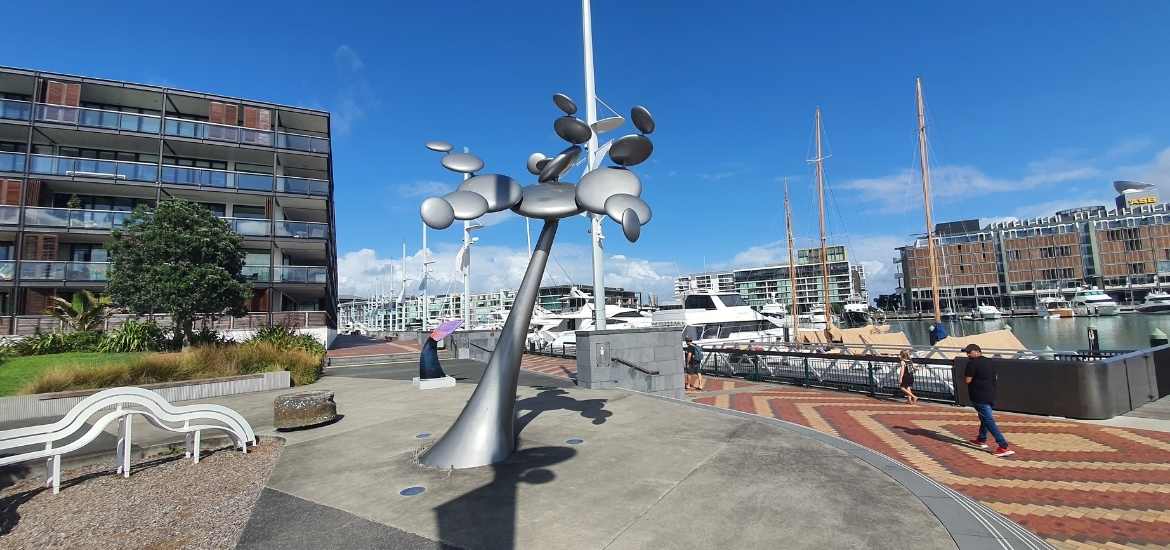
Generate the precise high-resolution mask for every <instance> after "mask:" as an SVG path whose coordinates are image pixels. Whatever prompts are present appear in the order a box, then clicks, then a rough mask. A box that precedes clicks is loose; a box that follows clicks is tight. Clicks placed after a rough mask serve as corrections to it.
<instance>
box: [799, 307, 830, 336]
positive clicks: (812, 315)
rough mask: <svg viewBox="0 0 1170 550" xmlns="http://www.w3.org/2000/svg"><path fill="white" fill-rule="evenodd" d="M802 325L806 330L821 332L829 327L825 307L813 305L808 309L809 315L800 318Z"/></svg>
mask: <svg viewBox="0 0 1170 550" xmlns="http://www.w3.org/2000/svg"><path fill="white" fill-rule="evenodd" d="M800 325H801V326H802V327H804V328H812V329H817V330H821V329H824V328H825V327H827V326H828V323H826V322H825V306H823V305H821V304H813V305H812V306H811V307H809V308H808V313H805V314H804V315H801V316H800Z"/></svg>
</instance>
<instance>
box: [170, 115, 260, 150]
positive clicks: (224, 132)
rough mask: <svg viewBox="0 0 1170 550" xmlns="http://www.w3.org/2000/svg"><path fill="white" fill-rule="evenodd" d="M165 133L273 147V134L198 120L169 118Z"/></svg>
mask: <svg viewBox="0 0 1170 550" xmlns="http://www.w3.org/2000/svg"><path fill="white" fill-rule="evenodd" d="M163 133H164V134H166V135H168V136H175V137H185V138H192V139H203V140H209V141H223V142H226V143H243V144H246V145H261V146H265V147H271V146H272V132H270V131H268V130H257V129H255V128H244V127H243V126H228V125H226V124H215V123H211V122H200V121H196V120H183V119H176V118H168V119H167V120H166V124H165V125H164V130H163Z"/></svg>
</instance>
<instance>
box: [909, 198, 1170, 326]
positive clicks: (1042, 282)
mask: <svg viewBox="0 0 1170 550" xmlns="http://www.w3.org/2000/svg"><path fill="white" fill-rule="evenodd" d="M1114 187H1115V188H1116V189H1117V191H1118V197H1117V204H1120V205H1127V206H1125V207H1123V208H1116V209H1113V210H1109V209H1107V208H1106V207H1105V206H1085V207H1081V208H1074V209H1069V210H1062V211H1060V212H1056V213H1055V214H1054V215H1052V216H1046V217H1040V218H1032V219H1026V220H1012V221H1002V222H995V223H990V224H986V225H981V224H980V223H979V221H978V220H962V221H958V222H950V223H940V224H937V225H936V226H935V238H936V239H937V240H936V244H937V245H938V246H937V250H936V254H937V262H938V269H937V272H938V278H939V298H940V300H942V302H943V307H944V308H952V309H955V310H956V311H964V310H967V309H970V308H973V307H975V306H976V305H977V304H992V305H996V306H998V307H1001V308H1009V309H1011V308H1017V307H1022V308H1032V307H1035V303H1036V300H1037V299H1038V298H1041V297H1044V296H1054V295H1063V296H1064V297H1065V298H1070V297H1071V296H1072V295H1073V294H1074V293H1075V292H1076V290H1077V288H1079V287H1081V286H1085V285H1091V286H1097V287H1100V288H1101V289H1102V290H1105V291H1106V292H1107V293H1109V294H1111V295H1112V296H1113V297H1114V298H1115V299H1118V300H1119V301H1123V302H1133V301H1140V300H1141V299H1142V298H1143V297H1144V296H1145V294H1146V293H1148V292H1149V291H1150V290H1152V289H1154V288H1158V287H1170V205H1167V204H1166V203H1163V202H1159V200H1158V197H1157V194H1156V192H1155V191H1154V190H1153V186H1150V185H1146V184H1134V183H1133V182H1116V183H1115V185H1114ZM894 263H895V264H896V266H897V277H898V293H900V294H902V296H903V300H902V303H903V304H904V305H905V307H907V308H908V309H911V310H914V311H929V310H930V309H931V307H932V305H931V282H930V263H929V261H928V259H927V242H926V237H925V236H920V237H918V238H916V239H915V240H914V242H912V243H910V244H908V245H906V246H903V247H900V248H898V249H897V255H896V257H895V258H894Z"/></svg>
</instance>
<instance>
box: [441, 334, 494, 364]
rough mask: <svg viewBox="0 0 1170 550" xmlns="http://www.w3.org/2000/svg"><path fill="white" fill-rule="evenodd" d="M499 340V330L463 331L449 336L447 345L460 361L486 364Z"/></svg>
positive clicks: (446, 341)
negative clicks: (466, 360) (467, 360)
mask: <svg viewBox="0 0 1170 550" xmlns="http://www.w3.org/2000/svg"><path fill="white" fill-rule="evenodd" d="M499 338H500V331H499V330H463V331H459V332H455V333H453V334H451V336H448V337H447V338H446V340H445V343H446V344H447V346H448V348H449V349H452V350H453V351H454V353H455V357H458V358H459V359H472V360H475V361H483V362H484V363H486V362H487V360H488V358H490V357H491V354H492V350H494V349H496V340H499Z"/></svg>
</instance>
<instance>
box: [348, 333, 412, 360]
mask: <svg viewBox="0 0 1170 550" xmlns="http://www.w3.org/2000/svg"><path fill="white" fill-rule="evenodd" d="M418 352H419V347H418V343H417V342H415V341H414V340H395V341H389V340H379V339H374V338H370V337H369V336H361V335H352V334H338V335H337V338H335V339H334V340H333V345H332V346H331V347H330V348H329V352H328V355H329V357H359V356H363V355H389V354H392V353H418Z"/></svg>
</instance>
